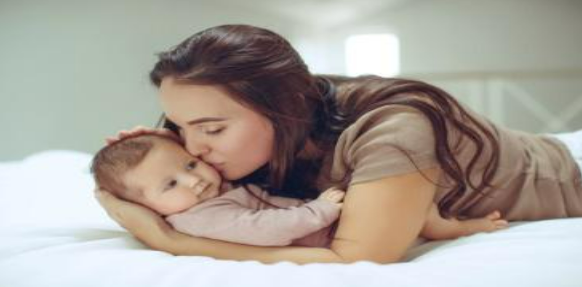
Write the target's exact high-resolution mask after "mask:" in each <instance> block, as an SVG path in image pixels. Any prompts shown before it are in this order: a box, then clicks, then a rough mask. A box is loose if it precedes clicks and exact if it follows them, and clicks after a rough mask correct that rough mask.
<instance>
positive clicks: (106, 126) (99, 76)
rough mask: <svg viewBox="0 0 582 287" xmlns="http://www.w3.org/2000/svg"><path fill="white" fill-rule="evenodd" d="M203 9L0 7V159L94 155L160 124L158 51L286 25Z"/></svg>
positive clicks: (62, 2)
mask: <svg viewBox="0 0 582 287" xmlns="http://www.w3.org/2000/svg"><path fill="white" fill-rule="evenodd" d="M205 2H208V1H156V0H130V1H113V0H100V1H75V0H47V1H44V0H37V1H20V0H2V1H1V2H0V122H1V123H2V124H3V126H4V128H2V143H1V145H0V146H1V148H0V160H11V159H19V158H22V157H23V156H25V155H28V154H30V153H33V152H36V151H40V150H44V149H74V150H81V151H86V152H95V151H96V150H97V149H99V148H100V147H101V145H102V144H103V139H104V138H105V136H107V135H112V134H114V133H115V132H116V131H117V130H120V129H124V128H130V127H132V126H134V125H137V124H145V125H153V124H154V123H155V121H156V120H157V117H158V115H159V113H160V112H159V107H158V103H157V99H156V93H155V89H154V88H153V87H152V86H151V85H150V84H149V82H148V77H147V76H148V72H149V70H150V68H151V67H152V65H153V63H154V61H155V57H154V54H155V53H156V52H159V51H162V50H165V49H167V48H169V47H170V46H173V45H175V44H177V43H178V42H179V41H180V40H182V39H184V38H186V37H187V36H189V35H191V34H193V33H194V32H196V31H198V30H201V29H204V28H207V27H210V26H214V25H219V24H226V23H248V24H254V25H259V26H265V27H267V28H271V29H274V30H277V31H280V32H281V33H283V34H285V29H286V27H290V26H292V25H290V24H289V22H288V21H286V20H284V19H280V18H275V17H272V16H270V15H266V14H261V13H259V12H257V11H254V9H253V8H252V7H249V8H248V9H246V10H245V9H241V7H240V5H239V6H236V7H232V8H231V6H229V5H222V6H216V5H209V4H205Z"/></svg>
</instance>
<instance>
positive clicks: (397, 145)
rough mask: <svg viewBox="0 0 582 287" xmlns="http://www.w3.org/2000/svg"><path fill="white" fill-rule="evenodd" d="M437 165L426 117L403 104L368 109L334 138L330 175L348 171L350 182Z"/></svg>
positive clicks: (405, 172) (430, 129)
mask: <svg viewBox="0 0 582 287" xmlns="http://www.w3.org/2000/svg"><path fill="white" fill-rule="evenodd" d="M437 166H438V161H437V160H436V155H435V138H434V132H433V128H432V124H431V122H430V120H429V119H428V118H427V117H426V116H425V115H424V114H423V113H422V112H420V111H418V110H416V109H414V108H411V107H405V106H385V107H381V108H378V109H375V110H372V111H370V112H368V113H366V114H364V115H363V116H362V117H360V118H359V119H358V120H357V121H356V122H354V123H353V124H352V125H350V126H349V127H348V128H347V129H346V130H345V131H344V132H343V133H342V134H341V135H340V138H339V139H338V143H337V145H336V150H335V156H334V164H333V167H332V176H334V177H335V176H338V175H339V176H341V174H342V173H344V174H345V173H349V172H351V174H350V178H351V180H350V184H355V183H361V182H365V181H371V180H376V179H380V178H383V177H387V176H394V175H402V174H407V173H412V172H416V171H418V170H422V169H429V168H434V167H437Z"/></svg>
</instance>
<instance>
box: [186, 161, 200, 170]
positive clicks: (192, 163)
mask: <svg viewBox="0 0 582 287" xmlns="http://www.w3.org/2000/svg"><path fill="white" fill-rule="evenodd" d="M196 165H198V163H197V162H196V161H193V160H192V161H189V162H188V164H186V170H193V169H195V168H196Z"/></svg>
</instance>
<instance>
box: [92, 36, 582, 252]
mask: <svg viewBox="0 0 582 287" xmlns="http://www.w3.org/2000/svg"><path fill="white" fill-rule="evenodd" d="M150 77H151V80H152V82H153V84H155V85H156V86H157V87H158V88H159V91H160V100H161V104H162V108H163V110H164V113H165V117H164V127H165V129H149V128H143V127H138V128H135V129H134V130H132V131H128V132H126V131H124V132H121V133H120V134H119V135H118V137H126V136H132V135H136V134H141V133H164V134H175V135H179V137H180V138H181V139H182V140H183V142H184V145H185V147H186V149H187V150H188V151H189V152H190V153H191V154H192V155H194V156H199V157H201V158H202V159H203V160H204V161H206V162H208V163H209V164H211V165H213V166H214V167H215V168H217V169H218V170H220V171H221V174H222V176H223V177H225V178H226V179H228V180H232V181H235V182H236V183H239V184H244V183H255V184H259V185H262V186H263V187H265V188H267V189H269V190H270V192H271V193H272V194H274V195H281V196H287V197H298V198H315V197H317V195H318V193H319V191H321V190H325V189H326V188H327V187H330V186H332V185H338V186H340V187H341V188H343V189H346V190H347V194H346V197H345V199H344V204H343V210H342V215H341V217H340V220H339V222H338V223H337V226H336V227H337V228H336V230H335V232H334V233H333V234H330V236H333V238H334V239H333V242H332V244H331V247H330V248H329V249H325V248H308V247H296V246H290V247H256V246H247V245H239V244H234V243H228V242H221V241H216V240H210V239H204V238H195V237H189V236H186V235H184V234H181V233H178V232H176V231H174V230H172V229H171V228H169V227H168V226H167V225H166V224H165V223H164V221H163V220H162V219H161V218H159V217H158V216H156V215H155V214H154V213H153V212H151V211H150V210H148V209H146V208H142V207H140V206H137V205H134V204H131V203H128V202H125V201H121V200H119V199H117V198H115V197H113V196H112V195H110V194H108V193H107V192H104V191H102V192H98V193H97V194H98V198H99V200H100V202H101V204H102V205H103V206H104V208H105V209H106V210H107V211H108V212H109V214H110V215H111V216H112V217H113V218H114V219H116V220H117V221H118V222H119V223H120V224H121V225H122V226H124V227H125V228H126V229H128V230H129V231H130V232H131V233H132V234H134V235H135V236H136V237H137V238H138V239H140V240H141V241H143V242H144V243H145V244H147V245H148V246H150V247H152V248H154V249H158V250H163V251H167V252H170V253H173V254H178V255H202V256H210V257H214V258H219V259H232V260H258V261H261V262H265V263H270V262H279V261H284V260H287V261H292V262H296V263H311V262H354V261H358V260H369V261H374V262H378V263H389V262H397V261H399V260H400V259H401V258H402V257H403V255H404V253H405V251H406V249H407V248H408V247H409V246H410V245H411V244H412V243H413V241H414V240H415V239H416V238H417V236H418V234H419V232H420V230H421V227H422V226H423V221H424V219H425V218H426V214H427V212H428V210H429V206H430V204H431V203H432V202H435V203H437V204H438V207H439V212H440V213H441V215H443V216H445V217H450V216H460V217H482V216H484V215H486V214H488V213H489V212H491V211H493V210H500V211H501V212H502V213H503V215H504V217H506V219H508V220H539V219H547V218H560V217H572V216H582V183H581V181H580V178H581V175H580V169H579V168H578V166H577V164H576V161H575V160H574V158H573V156H572V154H571V152H570V151H569V149H568V146H566V145H565V144H564V143H563V142H561V141H560V140H558V139H556V138H553V137H550V136H543V135H533V134H527V133H522V132H517V131H512V130H508V129H504V128H502V127H499V126H496V125H494V124H492V123H491V122H489V121H488V120H486V119H484V118H483V117H481V116H479V115H477V114H475V113H473V112H471V111H469V110H467V109H466V108H464V107H462V106H461V105H460V104H459V103H458V102H457V101H456V100H455V99H454V98H452V97H451V96H449V95H448V94H447V93H446V92H444V91H442V90H440V89H438V88H436V87H433V86H431V85H428V84H425V83H422V82H418V81H412V80H404V79H386V78H380V77H375V76H365V77H358V78H348V77H340V76H314V75H311V74H310V73H309V71H308V69H307V67H306V65H305V64H304V63H303V61H302V59H301V58H300V56H299V55H298V54H297V53H296V52H295V50H294V49H293V48H292V47H291V46H290V44H289V43H288V42H287V41H286V40H285V39H283V38H282V37H281V36H279V35H277V34H275V33H273V32H271V31H268V30H265V29H261V28H258V27H252V26H247V25H224V26H218V27H213V28H210V29H207V30H204V31H202V32H199V33H197V34H195V35H193V36H192V37H190V38H188V39H186V40H185V41H184V42H182V43H181V44H179V45H178V46H176V47H175V48H173V49H171V50H170V51H168V52H165V53H161V54H160V55H159V61H158V62H157V63H156V65H155V67H154V69H153V70H152V71H151V74H150ZM115 140H117V138H110V139H109V141H110V142H111V141H115Z"/></svg>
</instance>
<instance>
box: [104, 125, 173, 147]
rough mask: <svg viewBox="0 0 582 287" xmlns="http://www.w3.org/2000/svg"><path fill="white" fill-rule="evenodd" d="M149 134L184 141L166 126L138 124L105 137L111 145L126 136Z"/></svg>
mask: <svg viewBox="0 0 582 287" xmlns="http://www.w3.org/2000/svg"><path fill="white" fill-rule="evenodd" d="M147 134H152V135H161V136H169V137H171V138H173V139H175V140H177V141H178V142H182V139H181V138H180V136H178V135H177V134H176V133H174V132H173V131H171V130H169V129H166V128H160V129H156V128H150V127H144V126H136V127H134V128H133V129H131V130H121V131H119V132H117V135H116V136H112V137H107V138H106V139H105V142H106V143H107V145H110V144H112V143H115V142H118V141H120V140H122V139H125V138H130V137H136V136H140V135H147Z"/></svg>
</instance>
